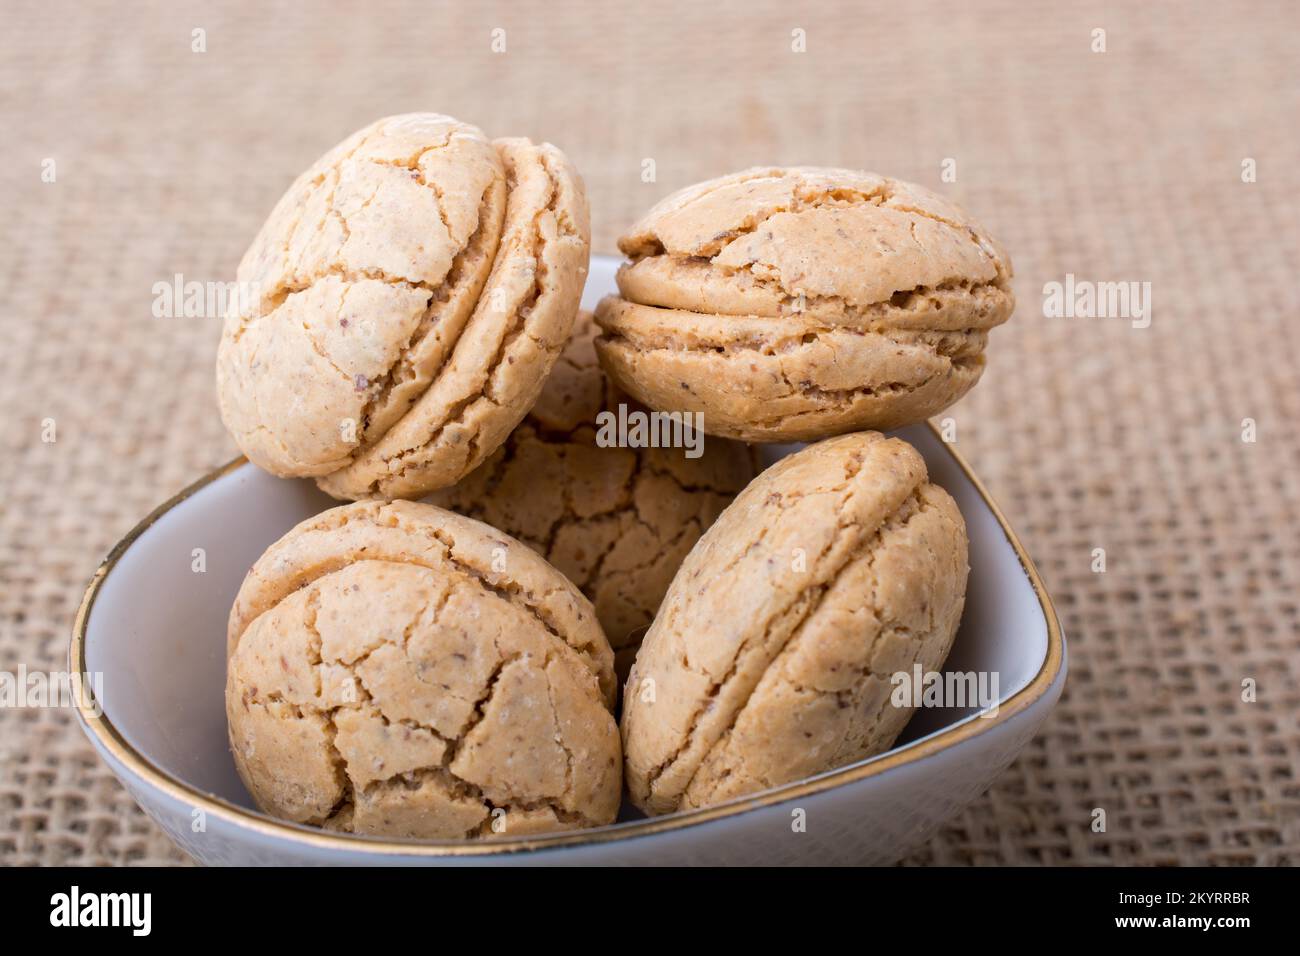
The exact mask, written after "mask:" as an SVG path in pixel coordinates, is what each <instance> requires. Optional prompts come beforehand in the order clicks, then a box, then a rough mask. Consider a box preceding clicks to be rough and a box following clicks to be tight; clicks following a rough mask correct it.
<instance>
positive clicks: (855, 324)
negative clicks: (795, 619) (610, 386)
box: [596, 167, 1015, 441]
mask: <svg viewBox="0 0 1300 956" xmlns="http://www.w3.org/2000/svg"><path fill="white" fill-rule="evenodd" d="M619 248H620V249H621V250H622V251H623V252H624V254H626V255H627V256H629V257H630V259H631V261H630V262H629V263H626V264H625V265H624V266H623V267H622V268H620V270H619V273H618V286H619V295H617V296H608V297H606V298H605V299H604V300H603V301H602V302H601V303H600V305H599V307H598V308H597V310H596V320H597V322H598V324H599V325H600V327H601V330H602V333H603V334H602V335H601V337H600V338H599V339H597V342H596V345H597V350H598V352H599V354H600V360H601V364H602V365H603V366H604V367H605V370H606V371H607V372H608V373H609V375H610V376H611V378H613V380H614V381H615V383H616V384H618V385H619V386H620V387H621V388H623V389H624V390H625V391H627V392H628V393H630V394H631V395H633V396H635V397H636V398H637V399H639V400H641V401H643V402H645V403H646V404H648V405H650V406H651V407H653V408H659V409H664V410H672V411H690V412H702V413H703V415H704V425H705V428H706V430H708V431H709V432H710V433H711V434H717V435H724V436H728V437H732V438H742V439H746V440H749V441H812V440H816V439H818V438H823V437H825V436H827V435H832V434H838V433H841V432H845V431H853V430H858V429H863V428H875V429H890V428H897V427H901V426H902V425H906V424H911V423H914V422H918V421H921V420H923V419H925V418H927V417H929V416H931V415H934V414H936V413H937V412H939V411H941V410H943V409H944V408H946V407H947V406H948V405H951V404H952V403H953V402H955V401H956V400H957V399H958V398H960V397H961V396H962V395H964V394H965V393H966V392H967V391H968V390H969V389H970V388H971V387H972V386H973V385H974V384H975V382H976V381H978V379H979V377H980V375H981V374H982V372H983V368H984V346H985V344H986V341H987V337H988V331H989V330H990V329H991V328H993V327H995V326H997V325H999V324H1001V323H1002V322H1005V321H1006V320H1007V319H1008V318H1009V317H1010V315H1011V311H1012V309H1013V308H1014V304H1015V300H1014V296H1013V294H1012V292H1011V275H1012V271H1011V262H1010V259H1009V258H1008V257H1007V255H1006V253H1005V252H1004V251H1003V250H1002V248H1001V246H999V245H998V244H997V242H996V241H995V240H994V239H993V238H992V237H991V236H989V235H988V233H986V232H985V231H984V230H983V229H982V228H981V227H980V226H979V225H978V224H976V223H975V222H974V221H973V220H971V219H970V217H969V216H967V215H966V213H965V212H963V211H962V210H961V209H960V208H958V207H957V206H955V205H954V204H952V203H950V202H948V201H947V200H945V199H943V198H941V197H939V196H937V195H935V194H934V193H931V192H929V191H928V190H925V189H922V188H921V187H919V186H915V185H912V184H910V183H904V182H900V181H898V180H892V179H887V178H885V177H882V176H876V175H874V174H871V173H860V172H854V171H851V170H842V169H822V168H814V167H791V168H765V169H751V170H747V171H745V172H741V173H736V174H733V175H730V176H724V177H722V178H720V179H715V180H711V181H709V182H706V183H701V184H699V185H696V186H692V187H690V188H688V189H685V190H682V191H680V192H678V193H675V194H674V195H672V196H669V197H668V198H667V199H665V200H664V201H662V202H661V203H659V204H658V205H657V206H655V207H654V208H653V209H652V210H651V211H650V212H649V213H648V214H647V215H646V216H645V218H644V219H642V220H641V222H639V223H638V224H637V225H636V226H634V227H633V228H632V229H631V230H630V231H629V232H628V233H627V234H626V235H624V236H623V237H622V238H621V239H620V240H619Z"/></svg>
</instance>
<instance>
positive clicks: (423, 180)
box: [217, 113, 590, 499]
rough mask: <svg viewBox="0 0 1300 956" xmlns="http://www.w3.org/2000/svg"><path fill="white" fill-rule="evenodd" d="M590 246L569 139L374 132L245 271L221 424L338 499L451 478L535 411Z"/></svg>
mask: <svg viewBox="0 0 1300 956" xmlns="http://www.w3.org/2000/svg"><path fill="white" fill-rule="evenodd" d="M589 243H590V226H589V220H588V211H587V201H586V197H585V194H584V192H583V186H582V181H581V179H580V178H579V177H578V175H577V173H576V171H575V170H574V169H573V167H572V166H571V165H570V163H569V162H568V160H567V159H566V158H565V156H564V154H563V153H561V152H560V151H559V150H558V149H556V148H555V147H554V146H551V145H550V144H547V143H543V144H541V145H536V144H533V143H531V142H529V141H528V140H526V139H499V140H496V141H489V140H488V139H487V137H486V136H484V134H483V133H482V132H481V131H480V130H478V129H476V128H475V127H473V126H469V125H467V124H465V123H461V122H459V121H458V120H454V119H452V118H450V117H447V116H441V115H438V114H434V113H414V114H408V115H404V116H395V117H389V118H387V119H383V120H379V121H378V122H376V123H372V124H371V125H370V126H367V127H366V128H364V129H362V130H359V131H358V132H356V133H355V134H353V135H352V136H350V137H348V139H346V140H344V141H343V142H342V143H340V144H339V145H338V146H336V147H335V148H334V149H332V150H330V151H329V152H328V153H326V154H325V156H323V157H322V158H321V159H319V160H318V161H317V162H316V163H315V164H313V165H312V167H311V168H310V169H308V170H307V171H306V172H305V173H303V175H302V176H300V177H299V178H298V180H297V181H296V182H294V184H293V185H292V186H291V187H290V188H289V190H288V191H287V192H286V193H285V195H284V196H283V197H282V198H281V200H280V201H279V203H278V204H277V205H276V207H275V209H274V210H273V211H272V213H271V215H270V217H269V218H268V220H267V221H266V223H265V225H264V226H263V227H262V229H261V231H260V232H259V233H258V235H257V237H256V239H254V241H253V244H252V245H251V246H250V247H249V249H248V252H247V253H246V254H245V256H244V258H243V260H242V261H241V263H240V265H239V269H238V273H237V279H238V282H239V289H240V291H241V294H240V295H239V296H236V297H235V300H234V307H233V308H232V309H231V312H230V314H229V315H228V316H227V319H226V323H225V327H224V329H223V334H222V339H221V346H220V348H219V351H218V357H217V394H218V398H219V402H220V406H221V415H222V419H223V420H224V421H225V423H226V427H227V429H228V430H229V431H230V433H231V435H233V436H234V438H235V441H236V443H237V444H238V445H239V446H240V448H241V449H242V450H243V451H244V453H245V454H246V455H247V456H248V457H249V458H250V459H251V460H252V461H253V462H254V463H256V464H258V465H259V466H261V467H262V468H265V469H266V470H267V471H270V472H272V473H273V474H276V475H280V476H307V477H314V478H316V480H317V483H318V484H319V485H320V486H321V487H322V488H323V489H324V490H325V491H327V492H329V493H330V494H331V495H334V496H335V497H338V498H346V499H362V498H415V497H419V496H420V495H422V494H424V493H426V492H428V491H430V490H432V489H435V488H441V487H445V486H447V485H450V484H453V483H454V482H456V481H457V480H459V479H460V478H462V477H464V476H465V475H466V474H468V473H469V472H470V471H472V470H473V469H474V468H475V467H476V466H477V465H478V464H479V463H481V462H482V461H483V459H485V458H486V457H487V456H488V455H490V454H491V453H492V451H493V450H494V449H495V448H496V447H497V446H498V445H499V444H500V443H501V442H502V441H503V440H504V439H505V437H506V436H507V435H508V434H509V433H510V430H511V429H512V428H514V426H515V425H516V424H518V422H519V420H520V419H521V418H523V416H524V414H525V413H526V412H527V411H528V409H529V407H531V405H532V404H533V402H534V401H536V399H537V395H538V393H539V392H540V390H541V387H542V383H543V381H544V380H545V378H546V376H547V374H548V373H549V372H550V369H551V367H552V365H553V364H554V362H555V359H556V357H557V356H558V355H559V352H560V349H561V348H563V346H564V342H565V341H566V340H567V338H568V335H569V331H570V328H571V326H572V323H573V316H574V314H575V313H576V312H577V308H578V299H579V297H580V295H581V291H582V286H583V283H584V282H585V279H586V271H587V258H588V249H589Z"/></svg>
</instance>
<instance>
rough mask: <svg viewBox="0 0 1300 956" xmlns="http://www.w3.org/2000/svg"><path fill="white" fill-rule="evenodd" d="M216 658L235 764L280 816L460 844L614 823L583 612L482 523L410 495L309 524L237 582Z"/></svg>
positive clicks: (613, 750)
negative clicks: (220, 657)
mask: <svg viewBox="0 0 1300 956" xmlns="http://www.w3.org/2000/svg"><path fill="white" fill-rule="evenodd" d="M227 646H228V649H229V654H228V661H227V680H226V715H227V718H228V721H229V728H230V741H231V746H232V750H233V753H234V757H235V765H236V767H237V768H238V770H239V774H240V777H241V778H242V779H243V781H244V783H245V785H246V786H247V787H248V790H249V793H251V794H252V796H253V798H254V799H255V800H256V802H257V804H258V806H260V807H261V808H262V809H263V810H265V811H266V812H268V813H270V814H273V815H275V816H277V817H281V818H284V819H287V820H292V821H294V822H297V823H306V824H313V825H318V826H323V827H327V828H331V829H337V830H342V831H347V832H353V833H369V834H384V835H388V836H396V837H407V838H446V837H466V838H473V837H490V836H498V835H500V836H511V835H515V836H517V835H520V834H525V833H535V832H542V831H548V830H563V829H571V828H575V827H588V826H600V825H603V824H606V823H611V822H612V821H613V820H614V817H615V815H616V813H617V812H618V803H619V794H620V790H621V772H622V771H621V753H620V747H619V736H618V728H617V725H616V724H615V722H614V717H613V714H612V713H611V706H612V703H613V694H614V672H613V654H612V652H611V651H610V648H609V644H608V643H607V642H606V640H605V637H604V635H603V634H602V633H601V630H600V625H599V624H598V623H597V621H596V617H595V613H594V611H593V610H592V607H591V604H590V603H589V602H588V601H587V599H586V598H584V597H583V596H582V595H581V594H580V593H579V592H578V590H577V588H575V587H574V586H573V585H572V584H570V583H569V582H568V581H566V580H565V579H564V577H563V576H562V575H561V574H560V573H559V572H558V571H556V570H555V569H554V568H552V567H551V566H550V565H548V564H547V563H546V562H545V561H543V560H542V559H541V558H540V557H539V556H538V555H537V554H536V553H534V552H533V551H532V550H531V549H529V548H527V547H525V546H524V545H522V544H520V543H519V542H517V541H515V540H513V539H511V538H509V537H507V536H506V535H503V534H501V533H500V532H498V531H497V530H496V529H494V528H490V527H488V526H487V525H484V524H482V523H480V522H478V521H474V520H472V519H469V518H465V517H462V516H460V515H456V514H452V513H451V512H448V511H444V510H442V509H441V508H435V507H433V506H432V505H426V504H418V503H414V502H407V501H398V502H392V503H381V502H361V503H358V504H352V505H345V506H341V507H338V508H334V509H331V510H329V511H326V512H324V513H322V514H320V515H317V516H316V517H314V518H311V519H309V520H307V521H305V522H303V523H302V524H300V525H298V526H297V527H296V528H294V529H293V530H292V531H290V532H289V533H288V534H287V535H285V536H284V537H283V538H281V539H280V540H279V541H277V542H276V543H275V544H273V545H272V546H271V547H270V548H269V549H268V550H267V551H266V553H265V554H264V555H263V556H262V557H261V558H259V559H258V561H257V562H256V564H254V566H253V568H252V569H251V570H250V571H249V573H248V576H247V577H246V578H245V580H244V583H243V586H242V587H241V588H240V591H239V595H238V597H237V598H236V600H235V604H234V607H233V608H232V610H231V615H230V626H229V632H228V644H227Z"/></svg>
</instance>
